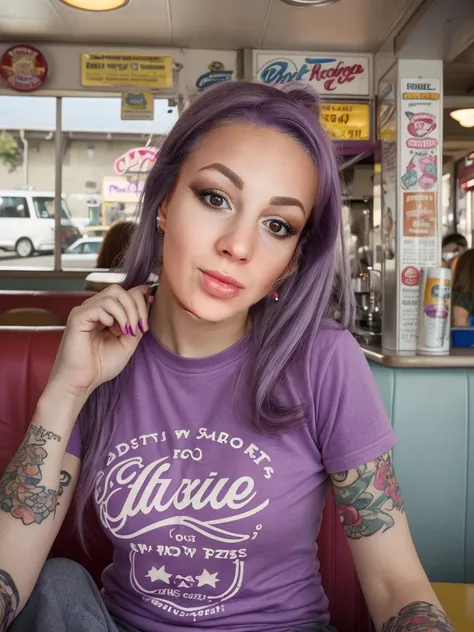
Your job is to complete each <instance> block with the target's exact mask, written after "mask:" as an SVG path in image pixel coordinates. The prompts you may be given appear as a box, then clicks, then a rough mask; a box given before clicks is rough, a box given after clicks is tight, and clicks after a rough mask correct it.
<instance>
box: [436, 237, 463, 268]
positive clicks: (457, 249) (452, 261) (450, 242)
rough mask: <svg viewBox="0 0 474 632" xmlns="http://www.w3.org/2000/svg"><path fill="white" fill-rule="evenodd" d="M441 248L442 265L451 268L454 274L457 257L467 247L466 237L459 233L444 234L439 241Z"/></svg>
mask: <svg viewBox="0 0 474 632" xmlns="http://www.w3.org/2000/svg"><path fill="white" fill-rule="evenodd" d="M441 249H442V252H443V267H444V268H451V271H452V272H453V274H454V270H455V268H456V265H457V263H458V258H459V257H460V256H461V255H462V254H463V252H466V250H467V249H468V245H467V239H466V238H465V237H464V235H461V234H460V233H451V234H450V235H445V236H444V237H443V241H442V242H441Z"/></svg>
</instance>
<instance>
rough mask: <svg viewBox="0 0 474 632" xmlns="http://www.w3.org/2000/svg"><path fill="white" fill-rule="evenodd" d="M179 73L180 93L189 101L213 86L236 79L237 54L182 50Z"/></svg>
mask: <svg viewBox="0 0 474 632" xmlns="http://www.w3.org/2000/svg"><path fill="white" fill-rule="evenodd" d="M182 54H183V56H184V58H183V69H182V71H181V72H180V73H179V77H178V82H179V89H180V92H181V93H182V94H183V95H184V96H186V97H191V99H192V98H193V97H195V96H197V95H199V94H202V93H203V92H205V91H206V90H208V89H210V88H213V87H214V86H216V85H218V84H220V83H225V82H227V81H233V80H235V79H238V76H239V75H238V70H239V53H238V51H236V50H206V49H203V50H186V49H185V50H183V51H182Z"/></svg>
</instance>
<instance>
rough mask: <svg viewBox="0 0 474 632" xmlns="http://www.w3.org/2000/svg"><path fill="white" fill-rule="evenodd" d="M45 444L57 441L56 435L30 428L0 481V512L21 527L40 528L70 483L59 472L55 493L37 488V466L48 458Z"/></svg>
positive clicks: (68, 476) (54, 509)
mask: <svg viewBox="0 0 474 632" xmlns="http://www.w3.org/2000/svg"><path fill="white" fill-rule="evenodd" d="M48 441H61V437H59V436H58V435H56V434H54V433H52V432H49V431H47V430H44V428H42V427H41V426H40V427H38V426H30V428H29V430H28V432H27V433H26V436H25V438H24V439H23V442H22V444H21V445H20V447H19V448H18V451H17V453H16V454H15V456H14V457H13V460H12V461H11V463H10V465H9V466H8V467H7V469H6V472H5V474H4V475H3V477H2V479H1V480H0V509H2V510H3V511H6V512H7V513H10V514H11V515H12V516H13V517H14V518H18V519H19V520H21V521H22V522H23V524H25V525H29V524H34V523H36V524H40V523H41V522H43V520H44V519H45V518H47V517H48V516H49V515H50V514H51V513H54V512H55V511H56V506H57V505H58V496H61V494H62V493H63V490H64V487H66V486H67V485H69V483H70V482H71V476H70V474H68V473H67V472H64V471H63V472H61V475H60V481H59V490H54V489H48V488H47V487H44V486H43V485H41V484H40V483H41V478H42V472H41V466H42V465H43V464H44V461H45V459H46V458H47V456H48V452H47V451H46V449H45V446H46V443H47V442H48Z"/></svg>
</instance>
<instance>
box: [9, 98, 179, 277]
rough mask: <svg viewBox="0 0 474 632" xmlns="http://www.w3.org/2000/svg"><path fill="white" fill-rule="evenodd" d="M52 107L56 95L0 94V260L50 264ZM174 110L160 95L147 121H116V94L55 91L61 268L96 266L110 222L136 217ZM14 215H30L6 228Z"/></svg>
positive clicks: (12, 264) (118, 115)
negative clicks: (59, 102) (59, 133)
mask: <svg viewBox="0 0 474 632" xmlns="http://www.w3.org/2000/svg"><path fill="white" fill-rule="evenodd" d="M56 106H57V99H56V98H55V97H38V96H34V97H32V96H13V97H11V96H8V97H6V96H5V97H4V96H0V121H1V123H0V267H20V268H29V269H34V268H43V269H44V268H46V269H53V268H54V244H55V181H54V179H55V138H54V137H55V129H56ZM177 117H178V113H177V108H176V107H170V106H169V104H168V100H167V99H155V102H154V118H153V119H152V120H122V118H121V98H120V97H119V96H111V97H100V98H99V97H90V96H88V97H86V96H84V97H63V98H62V155H61V171H62V200H61V220H60V240H59V241H60V243H61V253H62V256H61V267H62V269H64V270H67V269H68V268H75V269H77V268H81V269H85V270H87V269H91V268H95V267H96V265H97V254H98V252H99V249H100V244H101V242H102V240H103V238H104V236H105V234H106V233H107V231H108V229H109V228H110V226H111V224H112V223H114V222H116V221H119V220H125V221H135V219H136V210H137V205H138V200H139V198H140V194H141V191H142V190H143V184H144V181H145V178H146V175H147V173H148V171H149V169H150V168H151V165H152V164H153V160H154V157H156V152H155V149H158V148H159V147H160V145H161V143H162V142H163V139H164V138H165V136H166V134H167V133H168V132H169V130H170V129H171V127H172V125H173V124H174V123H175V121H176V120H177ZM133 150H140V151H135V152H134V151H133ZM19 218H21V219H25V220H26V219H29V221H28V222H26V221H25V222H24V223H23V228H22V229H21V230H20V225H19V224H18V223H17V224H16V225H15V226H14V223H15V222H13V223H12V222H10V228H8V230H7V224H6V220H8V219H12V220H15V219H19ZM2 222H3V224H2ZM20 232H21V233H22V234H21V235H20ZM23 233H24V234H23ZM74 245H76V248H73V246H74Z"/></svg>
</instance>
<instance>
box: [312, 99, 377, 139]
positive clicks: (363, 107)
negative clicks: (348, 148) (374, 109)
mask: <svg viewBox="0 0 474 632" xmlns="http://www.w3.org/2000/svg"><path fill="white" fill-rule="evenodd" d="M321 123H322V125H323V127H324V129H325V130H326V132H327V133H328V135H329V136H330V137H331V138H332V139H333V140H344V141H347V140H370V105H369V104H368V103H328V102H323V103H322V104H321Z"/></svg>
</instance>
